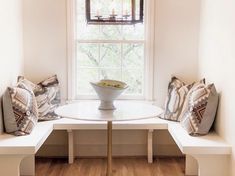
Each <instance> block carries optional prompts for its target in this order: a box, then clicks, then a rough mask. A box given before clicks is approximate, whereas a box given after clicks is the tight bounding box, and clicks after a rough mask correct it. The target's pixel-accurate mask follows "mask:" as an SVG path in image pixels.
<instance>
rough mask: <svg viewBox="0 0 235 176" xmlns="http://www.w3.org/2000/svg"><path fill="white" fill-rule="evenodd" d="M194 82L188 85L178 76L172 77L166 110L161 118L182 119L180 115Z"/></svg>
mask: <svg viewBox="0 0 235 176" xmlns="http://www.w3.org/2000/svg"><path fill="white" fill-rule="evenodd" d="M192 86H193V84H190V85H186V84H185V83H184V82H183V81H181V80H180V79H178V78H176V77H172V78H171V81H170V83H169V85H168V95H167V99H166V103H165V111H164V113H163V114H162V115H161V118H163V119H166V120H171V121H180V119H179V117H180V115H181V112H182V108H183V105H184V102H185V99H186V96H187V94H188V92H189V90H190V89H191V87H192Z"/></svg>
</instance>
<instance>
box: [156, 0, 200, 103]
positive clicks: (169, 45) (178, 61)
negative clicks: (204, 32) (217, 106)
mask: <svg viewBox="0 0 235 176" xmlns="http://www.w3.org/2000/svg"><path fill="white" fill-rule="evenodd" d="M155 17H156V23H155V29H156V30H155V65H154V67H155V73H154V76H155V80H154V81H155V84H154V86H155V87H154V89H155V94H154V97H155V100H156V102H157V104H158V105H159V106H162V105H163V104H164V101H165V97H166V93H167V85H168V82H169V80H170V78H171V76H172V75H176V76H178V77H179V78H182V79H183V80H184V81H186V82H188V83H189V82H193V81H195V80H196V79H197V74H198V32H199V21H200V1H199V0H177V1H176V0H157V1H156V15H155Z"/></svg>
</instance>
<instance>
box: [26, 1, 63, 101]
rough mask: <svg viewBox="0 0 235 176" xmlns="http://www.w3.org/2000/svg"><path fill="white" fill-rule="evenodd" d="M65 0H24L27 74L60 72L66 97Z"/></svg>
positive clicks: (37, 76)
mask: <svg viewBox="0 0 235 176" xmlns="http://www.w3.org/2000/svg"><path fill="white" fill-rule="evenodd" d="M66 18H67V17H66V0H23V20H24V59H25V76H26V77H27V78H28V79H30V80H33V81H35V82H38V81H41V80H43V79H45V78H47V77H48V76H51V75H53V74H57V75H58V77H59V80H60V83H61V85H62V86H61V90H62V91H61V92H62V99H66V98H67V58H66V55H67V48H66V47H67V43H66V42H67V41H66V40H67V39H66V34H67V32H66V30H67V29H66Z"/></svg>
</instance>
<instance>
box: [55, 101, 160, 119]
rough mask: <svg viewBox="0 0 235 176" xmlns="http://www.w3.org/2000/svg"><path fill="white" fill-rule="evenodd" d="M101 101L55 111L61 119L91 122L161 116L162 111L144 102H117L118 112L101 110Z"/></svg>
mask: <svg viewBox="0 0 235 176" xmlns="http://www.w3.org/2000/svg"><path fill="white" fill-rule="evenodd" d="M99 104H100V102H99V101H85V102H77V103H72V104H67V105H63V106H61V107H59V108H57V109H56V110H55V113H56V114H57V115H59V116H61V117H66V118H72V119H78V120H89V121H125V120H138V119H147V118H152V117H156V116H158V115H160V114H161V113H162V109H161V108H159V107H157V106H154V105H151V104H149V103H144V102H134V101H115V102H114V105H115V107H116V110H99V109H98V107H99Z"/></svg>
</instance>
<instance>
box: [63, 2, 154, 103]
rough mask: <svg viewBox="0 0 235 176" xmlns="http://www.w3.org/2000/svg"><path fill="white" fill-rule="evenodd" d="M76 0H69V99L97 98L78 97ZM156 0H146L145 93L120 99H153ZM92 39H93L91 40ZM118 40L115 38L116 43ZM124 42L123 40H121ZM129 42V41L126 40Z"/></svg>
mask: <svg viewBox="0 0 235 176" xmlns="http://www.w3.org/2000/svg"><path fill="white" fill-rule="evenodd" d="M75 1H76V0H67V60H68V63H67V67H68V88H67V89H68V100H69V101H73V100H80V99H81V100H83V99H97V98H98V97H97V96H96V95H95V96H94V95H79V97H76V95H75V89H76V83H75V81H74V80H75V79H76V76H75V72H76V65H75V63H76V61H75V59H76V54H75V53H76V52H75V50H76V42H77V40H76V39H75V31H76V24H75V19H76V17H75V9H76V4H75V3H76V2H75ZM154 2H155V1H154V0H145V2H144V13H145V15H144V21H145V39H144V42H142V43H143V44H144V77H143V89H144V92H143V95H140V96H138V95H122V96H120V98H119V99H129V100H150V101H151V100H153V89H154V88H153V80H154V75H153V65H154V62H153V60H154V59H153V57H154V25H155V23H154V16H155V15H154V14H155V13H154ZM91 41H92V40H91ZM133 41H134V40H133ZM116 42H117V41H116V40H115V43H116ZM120 42H122V40H120ZM125 42H127V41H125Z"/></svg>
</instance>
